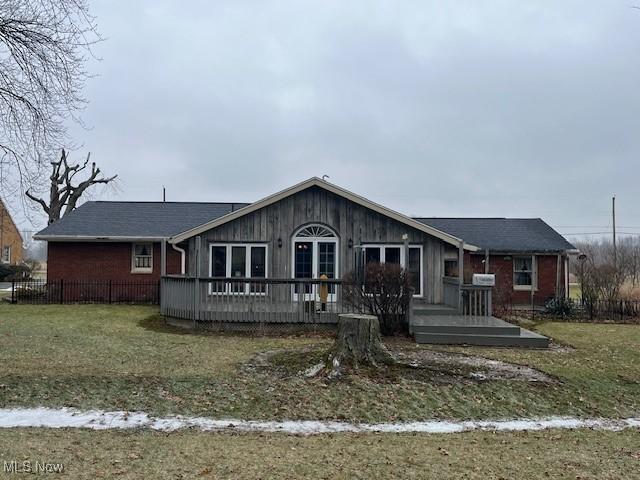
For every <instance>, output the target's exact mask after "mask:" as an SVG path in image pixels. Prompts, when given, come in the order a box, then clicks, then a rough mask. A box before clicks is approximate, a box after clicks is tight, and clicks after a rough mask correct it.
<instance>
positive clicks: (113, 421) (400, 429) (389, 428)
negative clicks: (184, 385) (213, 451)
mask: <svg viewBox="0 0 640 480" xmlns="http://www.w3.org/2000/svg"><path fill="white" fill-rule="evenodd" d="M15 427H46V428H88V429H94V430H106V429H130V428H147V429H152V430H159V431H164V432H171V431H174V430H179V429H184V428H195V429H198V430H202V431H225V430H232V431H241V432H281V433H288V434H300V435H315V434H322V433H345V432H350V433H364V432H381V433H459V432H469V431H473V430H487V431H523V430H544V429H551V428H561V429H575V428H592V429H599V430H613V431H616V430H622V429H625V428H640V417H638V418H626V419H606V418H575V417H546V418H531V419H516V420H470V421H462V422H453V421H446V420H432V421H424V422H406V423H376V424H367V423H349V422H332V421H316V420H284V421H257V420H235V419H229V420H226V419H221V420H216V419H213V418H205V417H183V416H174V417H164V418H157V417H152V416H150V415H148V414H146V413H144V412H124V411H114V412H106V411H101V410H88V411H80V410H75V409H72V408H60V409H55V408H43V407H38V408H3V409H0V428H15Z"/></svg>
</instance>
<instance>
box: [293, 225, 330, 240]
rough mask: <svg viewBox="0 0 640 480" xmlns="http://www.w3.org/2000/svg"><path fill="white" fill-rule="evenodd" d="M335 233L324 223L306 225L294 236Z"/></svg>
mask: <svg viewBox="0 0 640 480" xmlns="http://www.w3.org/2000/svg"><path fill="white" fill-rule="evenodd" d="M335 236H336V234H335V233H333V231H331V230H329V229H328V228H327V227H325V226H324V225H307V226H306V227H303V228H302V229H301V230H299V231H298V234H297V235H296V237H318V238H325V237H335Z"/></svg>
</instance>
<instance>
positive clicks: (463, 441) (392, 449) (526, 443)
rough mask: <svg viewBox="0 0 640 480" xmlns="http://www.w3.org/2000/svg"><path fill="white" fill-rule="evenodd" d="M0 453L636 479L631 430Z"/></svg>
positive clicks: (135, 467) (106, 470)
mask: <svg viewBox="0 0 640 480" xmlns="http://www.w3.org/2000/svg"><path fill="white" fill-rule="evenodd" d="M0 452H1V457H2V458H0V460H2V461H9V460H13V459H16V460H18V461H20V462H22V461H24V460H31V461H35V460H40V461H47V462H56V463H62V464H64V469H65V474H64V475H60V476H58V475H55V476H56V478H60V477H63V478H74V479H94V478H122V479H129V478H149V479H151V478H153V479H165V478H171V479H176V478H234V479H235V478H247V479H248V478H290V479H294V478H327V479H329V478H331V479H333V478H345V479H347V478H348V479H352V478H356V479H357V478H402V479H406V478H437V479H443V480H444V479H460V478H462V479H478V480H480V479H529V480H530V479H549V478H565V479H583V480H587V479H600V480H606V479H620V478H625V479H638V478H640V435H639V434H638V432H637V431H624V432H601V431H589V430H576V431H544V432H530V433H526V432H519V433H488V432H473V433H463V434H449V435H425V434H416V435H408V434H403V435H396V434H364V435H353V434H335V435H321V436H313V437H296V436H287V435H282V434H225V433H197V432H187V431H185V432H176V433H171V434H160V433H155V432H148V431H145V432H142V431H140V432H119V431H100V432H97V431H87V430H57V431H56V430H45V429H37V430H36V429H14V430H5V431H1V432H0Z"/></svg>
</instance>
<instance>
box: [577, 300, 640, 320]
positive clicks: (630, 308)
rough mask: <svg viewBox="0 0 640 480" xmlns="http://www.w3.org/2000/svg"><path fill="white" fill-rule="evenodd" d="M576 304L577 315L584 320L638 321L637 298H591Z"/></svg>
mask: <svg viewBox="0 0 640 480" xmlns="http://www.w3.org/2000/svg"><path fill="white" fill-rule="evenodd" d="M577 305H578V308H577V316H578V317H579V318H581V319H584V320H611V321H627V322H634V323H636V322H638V321H640V301H638V300H593V301H590V302H585V303H584V304H581V303H578V304H577Z"/></svg>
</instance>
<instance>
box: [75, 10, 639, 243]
mask: <svg viewBox="0 0 640 480" xmlns="http://www.w3.org/2000/svg"><path fill="white" fill-rule="evenodd" d="M631 3H633V2H629V1H628V0H625V1H618V0H606V1H604V0H600V1H589V0H580V1H569V0H563V1H557V0H549V1H536V2H515V1H497V0H496V1H486V2H480V1H477V0H473V1H466V2H465V1H456V2H441V1H432V2H427V1H424V0H422V1H416V2H410V1H389V2H376V1H363V2H358V1H352V0H350V1H348V2H346V1H344V0H342V1H336V2H330V1H324V0H323V1H316V2H305V1H299V0H298V1H290V2H287V1H281V2H267V1H247V2H245V1H239V0H231V1H228V2H227V1H201V2H196V1H189V2H182V1H168V0H167V1H164V0H145V1H142V0H137V1H135V2H132V1H130V0H123V1H113V0H108V1H107V0H94V1H93V4H92V11H93V12H94V13H95V15H96V16H97V21H98V25H99V30H100V32H101V33H102V34H103V35H104V36H105V37H106V40H105V41H104V42H103V43H102V44H101V45H99V46H98V47H97V48H96V54H97V55H98V56H100V57H101V58H102V60H101V61H100V62H99V63H91V64H90V65H89V70H90V71H91V72H93V73H95V74H96V77H95V78H93V79H91V80H90V81H89V82H88V85H87V88H86V97H87V98H88V100H89V102H90V103H89V104H88V105H87V108H86V111H85V112H84V113H83V119H84V121H85V122H86V124H87V125H89V126H90V130H83V129H81V128H79V127H77V126H75V127H72V133H73V137H74V139H75V140H76V141H77V142H79V143H83V144H84V147H83V148H82V149H80V150H79V151H78V152H76V155H77V157H78V159H79V158H80V157H82V156H83V155H84V154H85V153H86V151H87V150H90V151H91V152H92V158H93V159H95V160H96V161H97V162H98V163H99V165H100V166H101V167H102V169H103V170H104V171H105V172H106V173H108V174H113V173H117V174H118V175H119V177H120V183H119V190H118V191H117V192H113V191H106V192H103V191H101V190H99V191H97V192H96V198H102V199H120V200H160V199H161V191H162V185H166V188H167V199H168V200H194V201H253V200H257V199H259V198H261V197H263V196H266V195H268V194H270V193H273V192H275V191H277V190H280V189H282V188H285V187H287V186H290V185H292V184H294V183H296V182H298V181H300V180H302V179H305V178H308V177H310V176H314V175H317V176H322V175H324V174H326V175H329V177H330V181H331V182H333V183H336V184H338V185H340V186H342V187H345V188H347V189H349V190H352V191H354V192H356V193H359V194H361V195H364V196H366V197H368V198H370V199H371V200H374V201H377V202H379V203H382V204H384V205H386V206H388V207H391V208H393V209H396V210H399V211H401V212H403V213H406V214H409V215H423V216H511V217H542V218H544V219H545V220H546V221H548V222H549V223H550V224H551V225H554V226H558V227H559V228H558V230H559V231H561V232H571V231H575V232H585V231H598V232H599V231H608V230H610V224H611V219H610V202H611V199H610V197H611V195H612V194H614V193H615V194H616V195H617V198H618V218H619V220H618V224H619V225H621V226H623V227H633V228H629V229H628V231H629V232H640V209H638V206H637V205H638V203H639V200H640V194H639V193H638V185H639V184H640V128H639V127H640V55H639V52H640V10H637V9H634V8H632V7H631V6H630V5H631ZM185 5H188V8H185ZM569 226H577V227H579V228H569ZM587 226H588V228H586V227H587Z"/></svg>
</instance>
